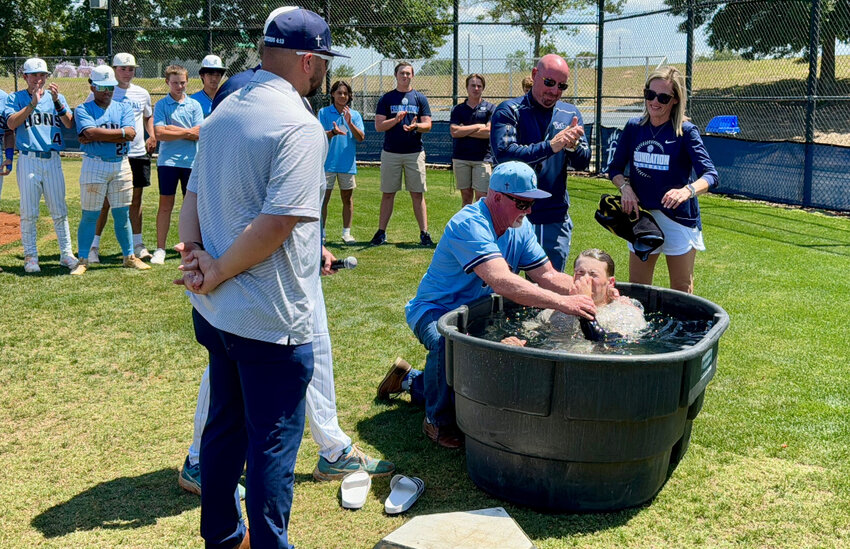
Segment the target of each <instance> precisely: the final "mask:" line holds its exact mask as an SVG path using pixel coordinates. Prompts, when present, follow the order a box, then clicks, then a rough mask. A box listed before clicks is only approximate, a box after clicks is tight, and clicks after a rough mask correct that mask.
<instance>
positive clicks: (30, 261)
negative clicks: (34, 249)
mask: <svg viewBox="0 0 850 549" xmlns="http://www.w3.org/2000/svg"><path fill="white" fill-rule="evenodd" d="M24 271H26V272H28V273H40V272H41V267H39V266H38V258H37V257H35V256H32V255H28V256H27V257H26V258H25V259H24Z"/></svg>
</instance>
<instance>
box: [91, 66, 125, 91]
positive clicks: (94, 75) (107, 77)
mask: <svg viewBox="0 0 850 549" xmlns="http://www.w3.org/2000/svg"><path fill="white" fill-rule="evenodd" d="M89 80H91V83H92V85H93V86H117V85H118V80H116V79H115V71H114V70H112V67H109V66H107V65H98V66H96V67H95V68H93V69H92V70H91V74H90V75H89Z"/></svg>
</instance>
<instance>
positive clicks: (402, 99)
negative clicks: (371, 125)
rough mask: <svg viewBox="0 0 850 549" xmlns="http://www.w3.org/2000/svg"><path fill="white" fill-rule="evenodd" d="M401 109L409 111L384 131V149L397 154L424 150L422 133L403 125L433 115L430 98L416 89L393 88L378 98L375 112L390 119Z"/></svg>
mask: <svg viewBox="0 0 850 549" xmlns="http://www.w3.org/2000/svg"><path fill="white" fill-rule="evenodd" d="M401 111H405V112H407V115H406V116H405V117H404V119H402V121H401V122H399V123H398V124H396V125H395V126H393V127H392V128H390V129H389V130H388V131H386V132H384V150H385V151H387V152H391V153H396V154H411V153H418V152H420V151H421V150H422V134H421V133H419V132H417V131H412V132H406V131H404V127H403V126H409V125H410V124H413V123H414V122H419V121H420V120H422V117H423V116H429V117H430V116H431V107H430V106H429V105H428V98H426V97H425V96H424V95H423V94H422V93H421V92H418V91H416V90H410V91H409V92H400V91H398V90H392V91H389V92H387V93H385V94H384V95H383V96H381V99H379V100H378V107H377V108H376V109H375V114H380V115H383V116H386V117H387V120H389V119H390V118H395V116H396V114H398V113H400V112H401Z"/></svg>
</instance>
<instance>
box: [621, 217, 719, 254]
mask: <svg viewBox="0 0 850 549" xmlns="http://www.w3.org/2000/svg"><path fill="white" fill-rule="evenodd" d="M649 213H651V214H652V217H654V218H655V222H656V223H658V226H659V227H661V230H662V231H663V232H664V244H662V245H661V247H660V248H658V249H657V250H655V251H654V252H652V253H653V254H660V253H663V254H665V255H674V256H675V255H685V254H686V253H688V252H689V251H691V248H693V249H695V250H696V251H698V252H704V251H705V244H704V243H703V241H702V231H701V230H699V229H698V228H696V227H693V228H691V227H685V226H684V225H682V224H681V223H676V222H675V221H673V220H672V219H670V218H669V217H667V216H666V215H664V213H663V212H662V211H661V210H649ZM629 251H630V252H634V251H635V248H634V246H632V244H631V242H629Z"/></svg>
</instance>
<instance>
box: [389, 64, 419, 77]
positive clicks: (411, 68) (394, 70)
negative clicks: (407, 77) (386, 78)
mask: <svg viewBox="0 0 850 549" xmlns="http://www.w3.org/2000/svg"><path fill="white" fill-rule="evenodd" d="M402 67H410V72H412V73H414V74H416V72H415V71H414V70H413V65H411V64H410V63H408V62H407V61H402V62H401V63H399V64H398V65H396V66H395V69H393V74H398V71H399V69H401V68H402Z"/></svg>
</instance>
